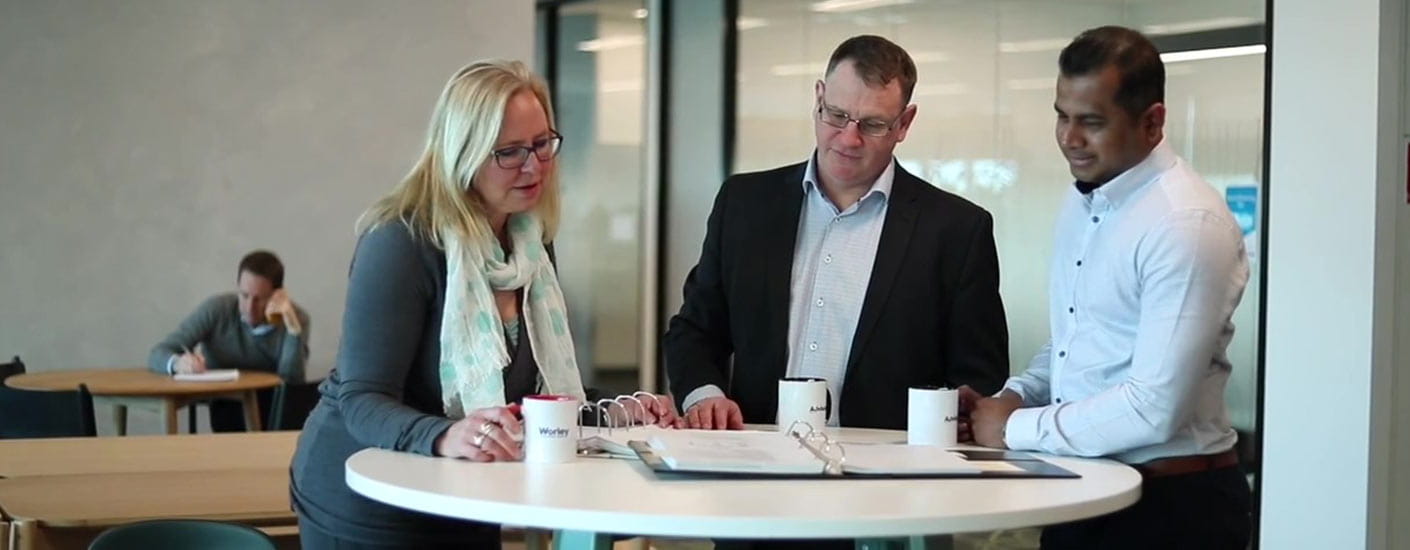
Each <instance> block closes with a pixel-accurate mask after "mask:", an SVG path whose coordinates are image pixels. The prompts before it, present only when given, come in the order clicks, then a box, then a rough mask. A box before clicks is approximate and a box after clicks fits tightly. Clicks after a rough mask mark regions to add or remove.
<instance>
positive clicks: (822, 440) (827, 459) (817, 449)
mask: <svg viewBox="0 0 1410 550" xmlns="http://www.w3.org/2000/svg"><path fill="white" fill-rule="evenodd" d="M802 428H807V431H803V430H802ZM784 433H785V434H786V435H788V436H789V437H792V438H793V439H795V440H797V441H798V445H799V446H800V447H803V448H804V449H807V450H808V452H810V453H813V456H815V457H817V458H818V460H821V461H822V462H823V473H824V474H827V475H834V476H840V475H842V468H843V466H845V465H846V464H847V448H846V447H845V446H843V445H842V443H839V442H836V441H833V440H832V438H831V437H828V435H827V434H826V433H823V432H822V431H821V430H818V429H815V428H813V426H812V425H811V424H809V423H807V422H804V421H802V420H798V421H795V422H794V423H792V424H790V425H789V426H788V430H787V431H785V432H784Z"/></svg>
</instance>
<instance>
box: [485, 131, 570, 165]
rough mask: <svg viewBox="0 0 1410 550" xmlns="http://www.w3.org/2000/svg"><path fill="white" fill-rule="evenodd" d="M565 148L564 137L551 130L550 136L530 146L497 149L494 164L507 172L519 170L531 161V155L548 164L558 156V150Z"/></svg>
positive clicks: (535, 141) (537, 140)
mask: <svg viewBox="0 0 1410 550" xmlns="http://www.w3.org/2000/svg"><path fill="white" fill-rule="evenodd" d="M562 146H563V136H562V135H561V134H559V133H558V132H555V131H553V130H549V136H548V137H546V138H540V139H536V140H534V141H533V142H532V143H530V144H528V145H514V146H510V147H504V148H501V149H495V151H494V153H492V155H494V163H495V164H497V165H499V167H500V168H503V169H505V170H518V169H519V168H521V167H523V166H524V163H525V162H528V161H529V153H533V154H534V156H536V157H538V159H539V162H548V161H549V160H551V159H552V158H553V157H556V156H558V150H559V148H561V147H562Z"/></svg>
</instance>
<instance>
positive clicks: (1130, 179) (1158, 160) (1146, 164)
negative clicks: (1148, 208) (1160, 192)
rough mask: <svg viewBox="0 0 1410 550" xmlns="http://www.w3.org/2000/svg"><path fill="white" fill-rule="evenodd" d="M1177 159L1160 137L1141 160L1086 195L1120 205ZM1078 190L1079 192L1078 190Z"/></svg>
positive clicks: (1115, 205)
mask: <svg viewBox="0 0 1410 550" xmlns="http://www.w3.org/2000/svg"><path fill="white" fill-rule="evenodd" d="M1178 160H1179V157H1178V156H1176V155H1175V151H1174V150H1173V149H1171V147H1170V144H1169V143H1168V142H1167V141H1166V140H1164V139H1161V140H1160V143H1158V144H1156V146H1155V148H1153V149H1151V152H1150V154H1148V155H1146V158H1145V159H1142V160H1141V162H1138V163H1136V165H1135V166H1132V167H1130V168H1128V169H1127V170H1126V171H1125V172H1122V173H1121V174H1119V175H1117V176H1116V177H1114V178H1112V179H1111V181H1108V182H1106V183H1105V184H1102V186H1101V187H1098V188H1097V189H1096V190H1095V191H1092V192H1091V194H1089V195H1087V197H1088V198H1097V197H1101V198H1103V199H1105V200H1106V202H1107V203H1109V204H1111V206H1112V207H1113V208H1116V207H1120V206H1121V203H1122V202H1124V201H1125V200H1126V199H1128V198H1130V197H1131V195H1133V194H1135V193H1136V191H1139V190H1140V189H1141V188H1143V187H1145V186H1146V184H1147V183H1150V182H1152V181H1155V179H1156V178H1158V177H1160V175H1161V174H1163V173H1165V171H1166V170H1169V169H1170V168H1171V167H1173V166H1175V163H1176V162H1177V161H1178ZM1078 192H1080V190H1079V191H1078Z"/></svg>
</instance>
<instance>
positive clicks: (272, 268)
mask: <svg viewBox="0 0 1410 550" xmlns="http://www.w3.org/2000/svg"><path fill="white" fill-rule="evenodd" d="M246 271H248V272H250V273H253V274H255V275H259V276H260V277H264V278H266V279H269V282H270V284H273V285H274V288H284V263H283V262H280V261H279V257H278V256H275V255H274V253H273V252H270V251H268V250H256V251H254V252H251V253H249V254H246V255H245V257H244V258H240V268H239V269H237V270H235V279H236V280H239V278H240V274H241V273H244V272H246Z"/></svg>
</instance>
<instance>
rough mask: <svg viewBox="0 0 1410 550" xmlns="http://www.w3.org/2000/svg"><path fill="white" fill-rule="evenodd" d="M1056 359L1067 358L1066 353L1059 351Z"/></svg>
mask: <svg viewBox="0 0 1410 550" xmlns="http://www.w3.org/2000/svg"><path fill="white" fill-rule="evenodd" d="M1058 357H1067V352H1065V351H1059V352H1058Z"/></svg>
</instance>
